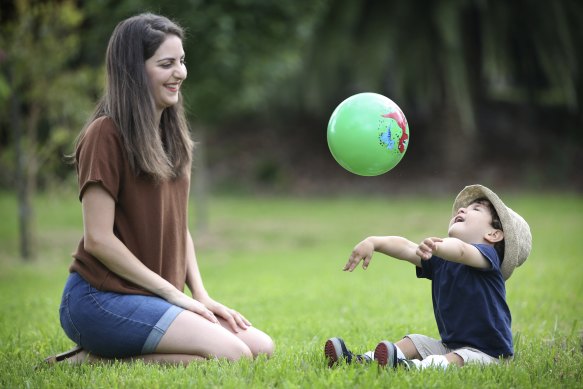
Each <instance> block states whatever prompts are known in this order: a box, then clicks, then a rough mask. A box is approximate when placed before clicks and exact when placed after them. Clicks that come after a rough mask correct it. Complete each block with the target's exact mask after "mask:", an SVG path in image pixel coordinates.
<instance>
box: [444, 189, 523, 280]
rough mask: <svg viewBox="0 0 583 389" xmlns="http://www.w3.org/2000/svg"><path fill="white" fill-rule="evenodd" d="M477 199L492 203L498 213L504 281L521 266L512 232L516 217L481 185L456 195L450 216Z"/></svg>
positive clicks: (514, 235)
mask: <svg viewBox="0 0 583 389" xmlns="http://www.w3.org/2000/svg"><path fill="white" fill-rule="evenodd" d="M479 198H487V199H488V200H489V201H490V202H491V203H492V205H493V206H494V209H495V210H496V213H498V217H499V218H500V222H501V223H502V229H503V230H504V258H503V260H502V266H501V267H500V271H501V272H502V276H503V277H504V280H507V279H508V278H510V276H511V275H512V272H513V271H514V269H515V268H516V267H517V266H520V265H521V264H522V263H518V255H517V251H518V250H517V247H518V237H517V235H516V231H515V230H514V218H515V217H516V216H518V215H517V214H516V213H515V212H514V211H512V210H511V209H510V208H508V207H507V206H506V205H505V204H504V202H503V201H502V200H500V197H498V195H496V193H494V192H492V191H491V190H490V189H488V188H486V187H485V186H482V185H469V186H466V187H465V188H464V189H463V190H462V191H461V192H460V193H459V194H458V195H457V197H456V199H455V201H454V203H453V209H452V214H455V213H456V212H457V211H458V209H460V208H465V207H467V206H468V205H470V204H471V203H472V202H473V201H474V200H477V199H479ZM511 212H512V213H514V215H515V216H514V215H512V214H511ZM518 217H520V216H518Z"/></svg>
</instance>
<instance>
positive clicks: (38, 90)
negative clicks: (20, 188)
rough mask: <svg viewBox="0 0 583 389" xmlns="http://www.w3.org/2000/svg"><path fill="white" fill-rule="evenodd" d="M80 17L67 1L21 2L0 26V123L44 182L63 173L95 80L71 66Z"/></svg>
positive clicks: (84, 69) (76, 49) (84, 68)
mask: <svg viewBox="0 0 583 389" xmlns="http://www.w3.org/2000/svg"><path fill="white" fill-rule="evenodd" d="M82 21H83V14H82V12H81V11H80V10H79V9H78V8H77V6H76V5H75V3H74V2H72V1H63V2H31V1H26V0H22V1H17V2H15V8H14V15H13V17H12V18H11V19H10V20H7V21H3V23H2V27H1V30H2V34H1V35H0V37H1V38H0V47H2V49H3V58H2V68H3V72H2V73H1V74H0V81H1V82H0V85H2V87H1V88H0V92H1V93H0V102H2V103H3V104H0V123H1V124H2V127H3V128H6V129H10V130H11V131H12V132H13V133H14V132H18V133H20V134H22V135H21V136H22V147H23V150H24V155H25V157H26V164H27V165H28V168H29V169H34V167H36V166H39V167H40V170H39V172H40V174H41V176H45V177H46V178H47V179H48V180H49V181H50V180H51V178H53V177H55V175H58V174H59V173H60V172H62V171H63V163H62V162H63V161H62V158H63V155H64V154H68V153H70V152H71V151H72V150H71V147H72V143H73V139H74V138H75V136H76V135H77V133H78V132H79V130H80V128H81V127H82V125H83V123H84V122H85V120H86V118H87V116H88V114H89V112H90V111H91V109H92V107H91V105H92V101H93V99H94V98H95V94H96V85H97V82H98V81H99V79H98V77H97V73H96V71H95V70H94V69H91V68H89V67H87V66H84V65H81V66H80V65H77V64H75V60H76V58H77V56H78V53H79V45H80V28H81V23H82ZM19 119H20V120H19ZM14 141H15V140H14V139H12V142H14ZM13 146H14V145H13ZM32 161H34V162H32ZM0 162H1V163H3V164H2V165H1V166H2V167H4V169H6V168H11V165H10V164H8V163H7V161H3V160H2V161H0ZM5 163H6V164H5ZM9 171H10V172H12V170H9ZM35 173H36V172H33V173H32V174H33V175H35Z"/></svg>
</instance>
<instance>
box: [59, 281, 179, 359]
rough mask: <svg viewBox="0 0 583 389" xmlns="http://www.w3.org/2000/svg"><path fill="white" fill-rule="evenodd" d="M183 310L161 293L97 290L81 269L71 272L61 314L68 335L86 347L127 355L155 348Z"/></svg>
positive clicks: (116, 355) (107, 354) (101, 353)
mask: <svg viewBox="0 0 583 389" xmlns="http://www.w3.org/2000/svg"><path fill="white" fill-rule="evenodd" d="M182 311H183V309H182V308H180V307H177V306H175V305H172V304H170V303H169V302H167V301H166V300H164V299H162V298H159V297H154V296H142V295H132V294H120V293H114V292H103V291H100V290H97V289H95V288H94V287H92V286H91V285H89V283H88V282H87V281H85V279H83V278H82V277H81V276H80V275H79V274H78V273H71V274H70V275H69V278H68V279H67V283H66V284H65V290H64V291H63V298H62V301H61V307H60V309H59V314H60V318H61V326H62V327H63V329H64V330H65V333H66V334H67V336H68V337H69V338H70V339H71V340H72V341H73V342H75V343H77V344H78V345H79V346H81V347H83V349H84V350H87V351H88V352H90V353H91V354H95V355H98V356H101V357H106V358H125V357H131V356H137V355H143V354H151V353H153V352H155V350H156V347H157V346H158V343H159V342H160V339H162V336H163V335H164V334H165V333H166V330H167V329H168V327H169V326H170V324H171V323H172V322H173V321H174V319H175V318H176V316H178V314H179V313H180V312H182Z"/></svg>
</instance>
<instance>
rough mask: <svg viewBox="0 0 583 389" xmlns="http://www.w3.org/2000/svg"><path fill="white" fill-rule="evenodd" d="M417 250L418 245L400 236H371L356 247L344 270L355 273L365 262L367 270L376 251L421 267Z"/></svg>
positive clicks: (364, 265)
mask: <svg viewBox="0 0 583 389" xmlns="http://www.w3.org/2000/svg"><path fill="white" fill-rule="evenodd" d="M417 248H418V245H417V244H416V243H413V242H411V241H410V240H408V239H405V238H403V237H400V236H369V237H368V238H366V239H365V240H363V241H362V242H360V243H359V244H357V245H356V246H355V247H354V249H353V250H352V253H351V254H350V258H348V262H347V263H346V265H344V269H342V270H344V271H353V270H354V269H355V268H356V266H358V264H359V263H360V261H363V262H362V268H363V269H365V270H366V268H367V267H368V264H369V263H370V261H371V259H372V255H373V253H374V252H375V251H378V252H379V253H383V254H386V255H388V256H390V257H393V258H397V259H400V260H403V261H407V262H411V263H412V264H413V265H415V266H421V258H420V257H419V256H418V255H417V253H416V251H417Z"/></svg>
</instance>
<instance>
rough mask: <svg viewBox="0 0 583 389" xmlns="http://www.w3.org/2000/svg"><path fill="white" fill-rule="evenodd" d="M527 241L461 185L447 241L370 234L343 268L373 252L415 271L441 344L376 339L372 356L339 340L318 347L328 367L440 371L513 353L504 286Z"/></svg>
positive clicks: (481, 195) (522, 231)
mask: <svg viewBox="0 0 583 389" xmlns="http://www.w3.org/2000/svg"><path fill="white" fill-rule="evenodd" d="M531 242H532V236H531V233H530V228H529V226H528V224H527V223H526V221H525V220H524V219H523V218H522V217H521V216H520V215H518V214H517V213H516V212H514V211H513V210H511V209H510V208H508V207H507V206H506V205H504V203H503V202H502V201H501V200H500V198H499V197H498V196H497V195H496V194H495V193H494V192H492V191H491V190H490V189H488V188H486V187H484V186H481V185H471V186H467V187H465V188H464V189H463V190H462V191H461V192H460V193H459V194H458V196H457V197H456V199H455V201H454V205H453V212H452V218H451V220H450V223H449V230H448V237H447V238H426V239H424V240H423V242H421V243H420V244H415V243H413V242H411V241H409V240H407V239H405V238H402V237H399V236H383V237H376V236H371V237H368V238H366V239H365V240H363V241H362V242H360V243H359V244H357V245H356V247H355V248H354V250H353V251H352V254H351V255H350V258H349V260H348V262H347V263H346V265H345V266H344V270H345V271H350V272H351V271H353V270H354V269H355V268H356V266H357V265H358V264H359V263H360V261H363V263H362V267H363V269H366V268H367V267H368V265H369V263H370V261H371V259H372V255H373V253H374V252H375V251H378V252H381V253H383V254H386V255H388V256H391V257H394V258H397V259H400V260H404V261H408V262H410V263H412V264H413V265H415V266H416V272H417V277H418V278H428V279H430V280H431V281H432V284H431V288H432V299H433V311H434V314H435V319H436V322H437V328H438V329H439V335H440V336H441V339H440V340H437V339H432V338H430V337H427V336H424V335H418V334H410V335H407V336H405V337H404V338H403V339H401V340H400V341H398V342H397V343H395V344H393V343H391V342H389V341H382V342H380V343H379V344H378V345H377V346H376V348H375V350H374V352H372V351H369V352H367V353H365V354H362V355H356V354H353V353H352V352H350V350H348V349H347V348H346V345H345V344H344V342H343V341H342V339H340V338H330V339H328V341H327V342H326V345H325V347H324V353H325V355H326V357H327V358H328V362H329V365H330V366H332V365H334V364H335V363H336V362H337V361H338V360H339V359H341V358H343V359H345V360H346V362H347V363H350V362H369V361H372V360H373V359H374V360H376V361H377V362H378V364H379V365H380V366H389V367H396V366H398V365H404V366H407V367H409V368H411V367H416V368H425V367H429V366H434V367H441V368H444V369H445V368H447V366H448V364H450V363H453V364H455V365H458V366H463V365H464V364H467V363H481V364H490V363H498V362H499V361H500V360H502V359H504V358H511V357H512V355H513V353H514V350H513V345H512V332H511V329H510V323H511V316H510V310H509V309H508V305H507V304H506V289H505V285H504V282H505V281H506V280H507V279H508V278H509V277H510V275H511V274H512V271H513V270H514V268H516V267H518V266H520V265H522V263H523V262H524V261H525V260H526V258H527V257H528V255H529V253H530V249H531Z"/></svg>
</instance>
